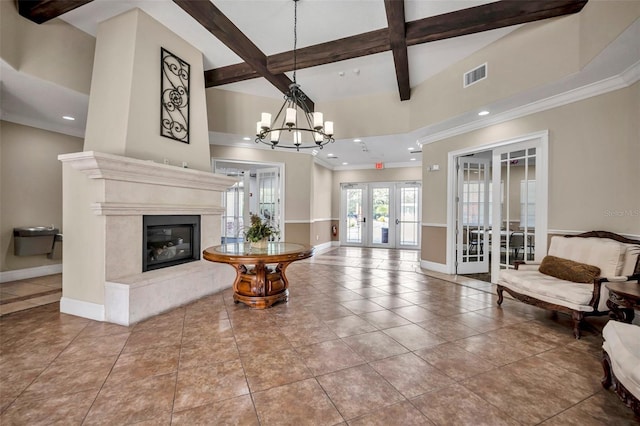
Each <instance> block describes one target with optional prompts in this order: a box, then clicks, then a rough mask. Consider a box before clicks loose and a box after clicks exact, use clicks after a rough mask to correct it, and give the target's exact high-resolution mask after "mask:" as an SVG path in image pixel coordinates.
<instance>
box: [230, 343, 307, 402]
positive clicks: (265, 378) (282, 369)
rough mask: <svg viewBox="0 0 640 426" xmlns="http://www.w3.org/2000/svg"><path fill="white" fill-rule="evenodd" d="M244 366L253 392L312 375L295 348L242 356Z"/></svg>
mask: <svg viewBox="0 0 640 426" xmlns="http://www.w3.org/2000/svg"><path fill="white" fill-rule="evenodd" d="M242 366H243V367H244V372H245V375H246V377H247V381H248V382H249V389H250V390H251V392H259V391H262V390H266V389H269V388H274V387H278V386H282V385H285V384H287V383H292V382H297V381H300V380H304V379H308V378H311V377H312V373H311V370H310V369H309V368H308V367H307V366H306V365H305V363H304V360H303V359H302V358H301V357H300V355H298V353H297V352H296V351H295V350H293V349H283V350H279V351H275V352H262V353H255V354H250V355H247V356H244V357H243V358H242Z"/></svg>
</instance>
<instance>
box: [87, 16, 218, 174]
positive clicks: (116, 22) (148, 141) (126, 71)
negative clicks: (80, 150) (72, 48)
mask: <svg viewBox="0 0 640 426" xmlns="http://www.w3.org/2000/svg"><path fill="white" fill-rule="evenodd" d="M161 47H164V48H165V49H166V50H168V51H170V52H171V53H173V54H174V55H176V56H178V57H179V58H181V59H182V60H184V61H185V62H187V63H188V64H189V65H190V76H189V78H190V82H189V90H190V91H189V103H190V107H189V143H188V144H186V143H182V142H179V141H176V140H173V139H170V138H166V137H163V136H160V58H161V53H160V48H161ZM95 62H96V64H95V67H94V70H93V84H92V86H91V96H90V98H89V115H88V118H87V129H86V135H85V145H84V150H85V151H98V152H105V153H109V154H116V155H124V156H127V157H130V158H137V159H141V160H154V161H156V162H159V163H162V162H163V161H164V159H167V160H169V163H170V164H171V165H176V166H181V164H182V162H186V163H187V164H188V167H189V168H191V169H196V170H202V171H210V170H211V165H210V161H209V134H208V130H207V110H206V99H205V91H204V70H203V63H202V53H201V52H200V51H199V50H197V49H196V48H194V47H193V46H191V45H189V44H188V43H187V42H185V41H184V40H183V39H181V38H180V37H178V36H177V35H175V34H174V33H172V32H171V31H169V30H168V29H167V28H166V27H164V26H163V25H161V24H160V23H158V22H157V21H155V20H154V19H153V18H151V17H150V16H149V15H147V14H146V13H144V12H142V11H141V10H139V9H133V10H131V11H129V12H126V13H124V14H122V15H119V16H116V17H114V18H112V19H109V20H107V21H105V22H103V23H101V24H100V26H99V28H98V36H97V43H96V59H95Z"/></svg>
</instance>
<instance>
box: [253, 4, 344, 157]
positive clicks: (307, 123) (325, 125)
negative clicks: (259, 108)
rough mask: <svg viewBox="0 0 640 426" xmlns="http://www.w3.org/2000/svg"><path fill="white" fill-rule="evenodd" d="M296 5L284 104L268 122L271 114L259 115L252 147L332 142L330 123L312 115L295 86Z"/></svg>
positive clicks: (313, 145) (301, 146)
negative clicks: (290, 76) (290, 75)
mask: <svg viewBox="0 0 640 426" xmlns="http://www.w3.org/2000/svg"><path fill="white" fill-rule="evenodd" d="M298 1H299V0H293V4H294V8H293V83H291V84H290V85H289V91H288V92H287V93H286V94H285V95H284V103H283V104H282V106H281V107H280V110H279V111H278V113H277V114H276V117H275V118H274V119H273V123H272V121H271V114H270V113H268V112H263V113H262V116H261V119H260V121H258V123H257V125H256V143H263V144H265V145H270V146H271V149H275V148H276V147H278V148H287V149H295V150H296V151H300V149H307V148H320V149H322V147H324V146H325V145H326V144H328V143H329V142H334V141H335V139H334V138H333V122H332V121H324V122H323V116H322V113H321V112H312V111H311V110H310V109H309V107H308V106H307V102H306V101H307V97H306V95H305V94H304V92H303V91H302V90H301V89H300V85H299V84H298V83H297V82H296V65H297V63H296V48H297V44H298Z"/></svg>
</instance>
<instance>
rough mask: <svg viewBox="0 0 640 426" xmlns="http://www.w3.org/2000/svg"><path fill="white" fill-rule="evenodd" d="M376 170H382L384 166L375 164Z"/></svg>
mask: <svg viewBox="0 0 640 426" xmlns="http://www.w3.org/2000/svg"><path fill="white" fill-rule="evenodd" d="M376 169H384V164H382V163H376Z"/></svg>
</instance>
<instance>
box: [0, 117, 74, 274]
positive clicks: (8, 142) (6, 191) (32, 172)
mask: <svg viewBox="0 0 640 426" xmlns="http://www.w3.org/2000/svg"><path fill="white" fill-rule="evenodd" d="M81 149H82V139H79V138H76V137H73V136H67V135H62V134H60V133H53V132H49V131H46V130H40V129H35V128H33V127H27V126H22V125H19V124H14V123H9V122H6V121H0V233H1V234H0V270H1V271H11V270H16V269H24V268H33V267H38V266H44V265H52V264H59V263H60V257H59V256H56V258H54V259H47V256H46V255H35V256H14V255H13V250H14V248H13V244H14V239H13V228H16V227H20V226H41V225H44V226H49V225H55V226H56V227H57V228H59V229H60V230H61V232H63V230H62V165H61V164H60V162H59V161H58V155H59V154H66V153H69V152H76V151H80V150H81ZM61 252H62V250H61V247H56V254H59V253H61Z"/></svg>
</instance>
